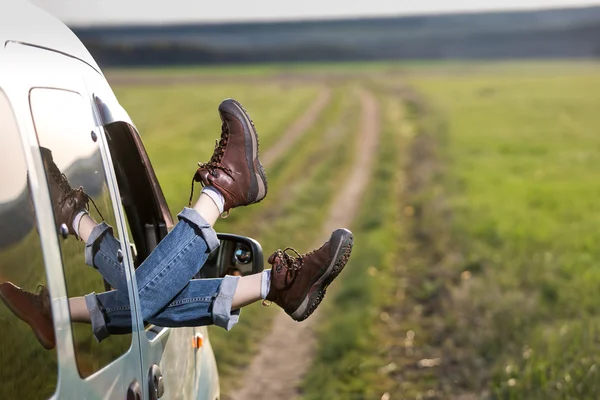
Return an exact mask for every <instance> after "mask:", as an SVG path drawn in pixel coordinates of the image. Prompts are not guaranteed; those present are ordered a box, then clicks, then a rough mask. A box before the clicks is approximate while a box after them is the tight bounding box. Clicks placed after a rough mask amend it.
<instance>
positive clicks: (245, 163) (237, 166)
mask: <svg viewBox="0 0 600 400" xmlns="http://www.w3.org/2000/svg"><path fill="white" fill-rule="evenodd" d="M219 114H220V116H221V121H222V125H221V140H219V141H218V142H217V143H216V145H215V151H214V153H213V155H212V157H211V158H210V161H209V162H207V163H198V166H199V168H198V170H197V171H196V174H195V175H194V179H193V181H192V193H191V195H190V205H191V203H192V196H193V194H194V186H193V184H194V181H196V182H201V183H202V186H214V187H215V188H216V189H218V190H219V192H221V194H222V195H223V197H224V198H225V206H224V208H223V211H224V212H228V211H229V210H230V209H232V208H234V207H239V206H247V205H250V204H254V203H258V202H259V201H261V200H262V199H264V198H265V196H266V195H267V177H266V176H265V170H264V169H263V166H262V164H261V163H260V161H259V160H258V135H257V133H256V129H255V128H254V123H253V122H252V120H251V119H250V116H249V115H248V113H246V110H244V108H243V107H242V105H241V104H240V103H238V102H237V101H235V100H233V99H227V100H224V101H223V102H222V103H221V104H220V105H219Z"/></svg>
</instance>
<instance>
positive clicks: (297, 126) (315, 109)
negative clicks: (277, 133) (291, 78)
mask: <svg viewBox="0 0 600 400" xmlns="http://www.w3.org/2000/svg"><path fill="white" fill-rule="evenodd" d="M330 100H331V88H329V87H325V88H323V89H322V90H321V92H320V93H319V96H318V97H317V99H316V100H315V101H313V103H312V104H311V105H310V107H309V108H308V110H306V112H305V113H304V114H302V115H301V116H300V118H298V119H297V120H296V121H295V122H294V123H293V124H292V125H291V126H290V127H289V128H288V129H287V130H286V131H285V132H284V133H283V135H281V137H280V138H279V140H278V141H277V143H275V144H274V145H273V146H271V147H270V148H269V149H268V150H267V151H266V152H264V153H263V154H262V155H261V156H260V160H261V162H262V163H263V164H264V165H265V166H270V165H273V163H275V161H277V160H278V159H279V158H280V157H282V156H283V155H285V154H286V153H287V151H288V150H289V149H290V147H292V146H293V145H294V143H296V142H297V141H298V139H300V138H301V137H302V135H303V134H304V133H305V132H306V131H307V130H308V128H310V127H311V126H313V124H314V123H315V121H316V120H317V118H319V116H320V115H321V112H322V111H323V110H324V109H325V107H326V106H327V104H329V101H330Z"/></svg>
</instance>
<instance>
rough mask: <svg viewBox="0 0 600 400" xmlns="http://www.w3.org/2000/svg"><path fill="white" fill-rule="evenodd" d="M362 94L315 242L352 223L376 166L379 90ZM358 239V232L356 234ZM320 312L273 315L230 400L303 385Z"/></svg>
mask: <svg viewBox="0 0 600 400" xmlns="http://www.w3.org/2000/svg"><path fill="white" fill-rule="evenodd" d="M358 96H359V97H360V100H361V107H362V112H361V125H360V131H359V134H358V135H357V139H358V142H357V144H356V147H355V149H356V150H355V151H356V156H355V160H354V166H353V167H352V170H351V171H350V173H349V175H348V178H347V179H346V182H345V184H344V185H343V186H342V189H341V190H340V192H339V193H338V195H337V196H336V197H335V198H334V201H333V203H332V206H331V210H330V213H329V217H328V218H327V220H326V221H325V223H324V225H323V230H322V233H321V235H320V237H319V238H318V239H317V240H316V241H315V243H314V247H318V246H320V245H321V244H322V243H323V242H324V241H325V240H327V239H328V238H329V235H330V234H331V231H333V230H334V229H336V228H338V227H348V226H350V225H351V224H352V222H353V220H354V217H355V215H356V213H357V212H358V209H359V207H360V205H361V200H362V198H363V196H362V195H361V194H362V192H363V191H364V190H365V188H366V187H367V184H368V181H369V178H370V176H371V175H372V172H373V165H374V162H373V161H374V158H375V155H376V151H377V146H378V143H379V133H380V130H381V129H380V116H379V106H378V103H377V100H376V98H375V96H374V95H373V94H372V93H371V92H369V91H366V90H365V89H361V90H360V91H359V93H358ZM358 240H360V238H358ZM319 318H320V313H319V309H318V310H317V312H315V313H314V314H313V316H312V317H311V318H309V319H308V320H306V321H304V322H302V323H297V322H295V321H293V320H292V319H291V318H290V317H289V316H288V315H287V314H285V313H284V312H283V311H281V312H280V313H279V314H278V315H277V316H276V317H275V319H274V321H273V326H272V328H271V331H270V333H269V334H268V335H267V336H266V337H265V338H264V339H263V342H262V343H261V345H260V347H259V350H258V353H257V355H256V356H255V357H254V359H253V360H252V363H251V364H250V366H249V367H248V369H247V371H246V373H245V376H244V377H243V380H242V385H241V386H240V389H238V390H237V391H235V392H234V393H232V394H231V396H230V398H231V399H232V400H258V399H260V400H279V399H286V400H287V399H295V398H297V397H298V395H299V391H298V388H299V385H300V383H301V382H302V378H303V377H304V375H305V373H306V371H307V369H308V367H309V366H310V364H311V361H312V358H313V354H314V351H315V348H316V344H317V343H316V342H317V340H316V335H315V332H314V329H315V327H316V326H317V324H318V321H319Z"/></svg>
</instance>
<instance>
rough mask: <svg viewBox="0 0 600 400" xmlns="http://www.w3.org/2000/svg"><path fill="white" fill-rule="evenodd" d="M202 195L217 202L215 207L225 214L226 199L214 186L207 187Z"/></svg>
mask: <svg viewBox="0 0 600 400" xmlns="http://www.w3.org/2000/svg"><path fill="white" fill-rule="evenodd" d="M202 193H204V194H206V195H207V196H208V197H210V198H211V199H212V201H214V202H215V205H216V206H217V208H218V209H219V213H220V214H222V213H223V208H225V197H223V195H222V194H221V192H219V191H218V190H217V188H215V187H214V186H205V187H204V188H203V189H202Z"/></svg>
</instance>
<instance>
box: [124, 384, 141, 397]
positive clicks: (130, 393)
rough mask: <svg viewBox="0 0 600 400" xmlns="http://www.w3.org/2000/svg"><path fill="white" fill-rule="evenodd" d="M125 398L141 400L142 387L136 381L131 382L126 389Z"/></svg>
mask: <svg viewBox="0 0 600 400" xmlns="http://www.w3.org/2000/svg"><path fill="white" fill-rule="evenodd" d="M127 400H142V387H141V386H140V384H139V383H138V381H133V382H131V385H129V389H127Z"/></svg>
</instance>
